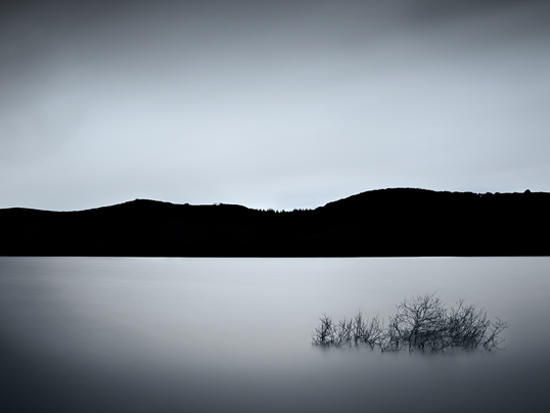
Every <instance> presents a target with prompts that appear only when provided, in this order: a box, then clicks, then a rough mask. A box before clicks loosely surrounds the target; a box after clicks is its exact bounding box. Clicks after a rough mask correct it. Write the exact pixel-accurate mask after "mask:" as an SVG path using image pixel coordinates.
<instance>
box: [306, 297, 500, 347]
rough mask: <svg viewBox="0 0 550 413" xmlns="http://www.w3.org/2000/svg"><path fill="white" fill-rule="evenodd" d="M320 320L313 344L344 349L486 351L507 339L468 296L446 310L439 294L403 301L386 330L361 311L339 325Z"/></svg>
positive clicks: (377, 319) (379, 322) (496, 319)
mask: <svg viewBox="0 0 550 413" xmlns="http://www.w3.org/2000/svg"><path fill="white" fill-rule="evenodd" d="M320 320H321V325H320V326H319V327H317V328H316V329H315V330H314V332H313V337H312V339H313V340H312V343H313V344H314V345H319V346H336V347H340V346H343V345H351V344H352V343H354V344H355V345H356V346H359V345H366V346H368V347H370V348H371V349H374V348H375V347H378V348H380V350H382V351H399V350H402V349H404V348H406V349H408V350H409V351H414V350H420V351H426V350H429V351H432V352H439V351H443V350H446V349H457V348H458V349H464V350H473V349H475V348H478V347H479V346H480V345H481V346H482V347H483V348H484V349H486V350H492V349H494V348H496V349H499V345H500V344H501V343H502V342H503V338H502V337H501V336H500V334H501V333H502V331H503V330H505V329H506V328H507V327H508V325H507V323H506V322H504V321H502V320H501V319H500V318H498V317H497V318H495V320H494V321H490V320H488V319H487V314H486V312H485V311H483V310H478V309H477V308H476V307H475V306H473V305H466V304H464V300H459V301H458V302H457V305H456V307H452V308H451V309H446V308H445V307H444V306H443V304H442V302H441V300H440V299H439V298H438V297H436V296H435V294H425V295H423V296H416V297H412V298H410V299H404V300H403V302H401V304H399V305H398V306H397V313H396V314H395V315H393V316H391V317H390V319H389V325H388V328H387V329H385V328H384V324H383V322H382V321H381V320H380V319H379V317H378V316H376V317H374V318H372V319H371V320H370V322H369V321H368V320H365V319H364V318H363V315H362V313H361V312H359V313H358V314H357V315H356V316H355V317H354V318H353V319H349V320H348V319H343V320H342V321H338V323H334V322H333V321H332V319H331V318H330V317H328V316H326V315H323V317H322V318H321V319H320Z"/></svg>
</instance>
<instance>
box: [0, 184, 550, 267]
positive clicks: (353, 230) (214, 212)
mask: <svg viewBox="0 0 550 413" xmlns="http://www.w3.org/2000/svg"><path fill="white" fill-rule="evenodd" d="M549 211H550V194H549V193H542V192H539V193H531V192H529V191H525V192H524V193H502V194H499V193H495V194H492V193H486V194H475V193H470V192H466V193H464V192H436V191H430V190H424V189H410V188H394V189H382V190H375V191H368V192H363V193H360V194H357V195H353V196H350V197H348V198H345V199H341V200H338V201H335V202H330V203H328V204H326V205H324V206H322V207H319V208H316V209H313V210H294V211H291V212H290V211H283V212H276V211H272V210H269V211H263V210H255V209H249V208H246V207H244V206H240V205H226V204H218V205H189V204H183V205H179V204H171V203H167V202H160V201H152V200H140V199H138V200H135V201H130V202H126V203H123V204H118V205H113V206H108V207H102V208H97V209H90V210H84V211H74V212H53V211H42V210H34V209H25V208H9V209H0V225H1V228H2V230H1V239H0V255H22V256H32V255H38V256H48V255H56V256H190V257H193V256H205V257H283V256H285V257H297V256H303V257H330V256H334V257H337V256H506V255H550V243H549V242H548V240H547V234H548V233H549V230H550V217H549V214H548V212H549Z"/></svg>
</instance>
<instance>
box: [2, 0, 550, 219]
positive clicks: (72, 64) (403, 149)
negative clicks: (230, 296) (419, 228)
mask: <svg viewBox="0 0 550 413" xmlns="http://www.w3.org/2000/svg"><path fill="white" fill-rule="evenodd" d="M549 21H550V0H539V1H536V0H461V1H447V0H384V1H381V0H362V1H361V0H338V1H328V0H318V1H315V0H304V1H302V0H278V1H253V0H225V1H223V0H200V1H191V0H187V1H186V0H183V1H175V0H155V1H144V0H141V1H140V0H133V1H129V0H109V1H106V0H100V1H86V0H81V1H73V0H50V1H47V2H46V1H36V0H13V1H12V0H4V1H2V2H1V3H0V208H7V207H30V208H38V209H50V210H79V209H87V208H95V207H98V206H103V205H111V204H116V203H120V202H125V201H128V200H132V199H136V198H149V199H157V200H163V201H168V202H173V203H191V204H213V203H219V202H220V203H233V204H241V205H246V206H248V207H252V208H261V209H268V208H273V209H277V210H282V209H284V210H292V209H295V208H315V207H317V206H320V205H324V204H325V203H327V202H330V201H334V200H337V199H340V198H343V197H346V196H349V195H352V194H356V193H360V192H363V191H367V190H372V189H379V188H390V187H415V188H426V189H433V190H446V191H472V192H480V193H485V192H523V191H524V190H526V189H530V190H531V191H545V192H546V191H550V25H549V24H548V22H549Z"/></svg>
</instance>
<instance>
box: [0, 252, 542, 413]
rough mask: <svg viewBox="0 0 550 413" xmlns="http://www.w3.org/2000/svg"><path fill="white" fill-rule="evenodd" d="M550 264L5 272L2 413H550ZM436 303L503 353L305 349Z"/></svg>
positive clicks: (0, 285) (252, 262)
mask: <svg viewBox="0 0 550 413" xmlns="http://www.w3.org/2000/svg"><path fill="white" fill-rule="evenodd" d="M549 269H550V258H420V259H407V258H401V259H395V258H392V259H147V258H127V259H126V258H15V257H0V358H1V359H0V361H1V366H2V373H1V375H0V377H1V379H0V380H1V382H0V389H1V390H0V391H1V392H2V396H1V398H0V411H2V412H4V411H5V412H50V411H51V412H310V411H311V412H338V411H346V412H365V411H372V412H403V411H409V412H410V411H413V412H416V411H422V412H438V413H440V412H465V411H468V412H518V411H539V410H541V409H545V408H546V407H547V406H548V404H549V403H550V391H549V390H548V389H549V388H550V352H549V350H548V345H549V344H550V327H549V326H550V274H549V271H548V270H549ZM434 291H437V294H438V296H439V297H440V298H441V299H442V300H443V301H444V302H446V303H447V304H448V305H449V306H450V305H452V304H453V303H454V302H455V301H456V300H458V299H460V298H464V299H466V301H467V302H468V303H472V304H475V305H477V306H478V307H483V308H485V309H486V310H487V311H488V315H489V316H490V317H493V316H500V317H502V318H503V319H505V320H506V321H508V323H509V325H510V327H509V329H508V330H506V332H505V333H504V336H505V338H506V342H505V344H504V345H505V347H506V349H505V350H504V351H502V352H491V353H483V352H475V353H467V354H464V353H461V354H458V355H456V354H455V355H449V354H439V355H429V354H420V353H413V354H409V353H407V352H403V353H399V354H388V353H385V354H381V353H380V352H379V351H370V350H368V349H364V348H360V349H357V348H350V349H347V348H346V349H328V350H323V349H320V348H317V347H312V346H311V333H312V330H313V329H314V328H315V327H316V326H317V324H318V319H319V316H320V315H321V314H322V313H326V314H328V315H330V316H332V317H333V318H341V317H344V316H352V315H354V313H356V312H357V311H358V310H361V311H362V312H363V314H364V315H365V316H371V315H372V316H374V315H376V314H379V315H380V316H381V317H383V318H387V316H389V315H391V314H393V312H394V310H395V305H396V304H398V303H399V302H400V301H401V300H402V299H403V298H404V297H410V296H411V295H417V294H424V293H426V292H434Z"/></svg>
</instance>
